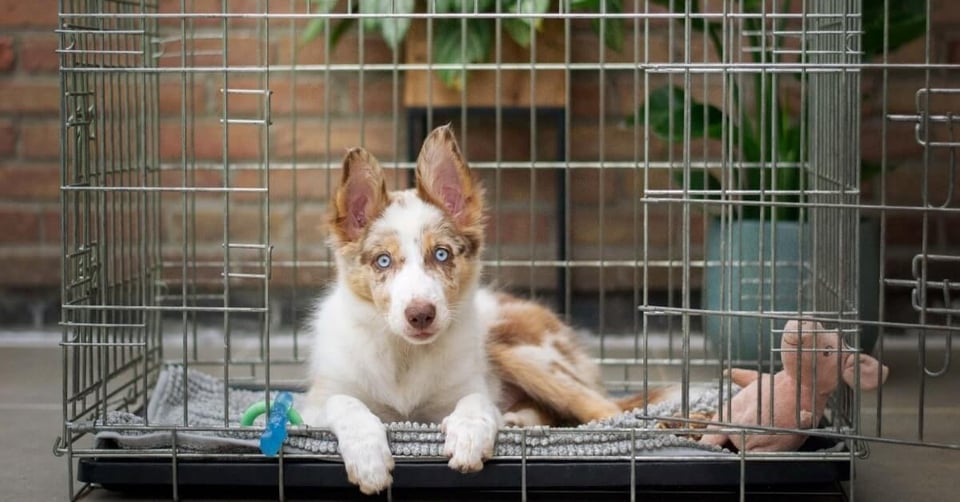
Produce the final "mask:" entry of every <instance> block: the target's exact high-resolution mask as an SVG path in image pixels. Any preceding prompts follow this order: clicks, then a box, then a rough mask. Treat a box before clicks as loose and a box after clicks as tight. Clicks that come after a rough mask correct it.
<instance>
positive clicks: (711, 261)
mask: <svg viewBox="0 0 960 502" xmlns="http://www.w3.org/2000/svg"><path fill="white" fill-rule="evenodd" d="M801 229H803V239H802V240H801ZM809 231H810V230H809V228H804V225H803V224H801V223H799V222H795V221H778V222H776V223H775V224H774V223H772V222H769V221H764V222H762V223H761V222H760V221H759V220H741V221H733V222H726V223H725V224H723V225H721V221H720V220H719V219H716V218H715V219H712V220H711V221H710V222H709V224H708V227H707V235H706V246H707V249H706V260H707V263H706V265H705V267H704V283H703V289H702V295H703V297H702V305H703V308H704V309H708V310H712V311H717V312H738V311H739V312H744V313H752V314H756V313H759V312H761V310H762V311H763V312H766V313H772V312H796V311H798V310H800V305H799V304H798V298H799V297H800V294H799V293H800V287H801V286H802V285H803V284H804V282H803V281H802V279H803V274H804V268H803V266H802V264H801V263H800V260H801V258H802V259H803V260H807V261H809V259H810V250H809V245H808V244H807V243H808V242H809V240H810V239H809ZM761 250H762V256H761ZM773 260H776V261H773ZM807 296H809V295H808V293H807V292H804V294H803V297H804V298H806V297H807ZM785 322H786V321H784V320H774V319H768V318H767V319H765V318H762V317H760V316H756V315H749V314H747V315H742V316H738V315H705V316H704V319H703V330H704V333H705V334H706V336H707V339H708V340H709V341H710V343H711V345H712V346H713V348H714V349H715V350H717V354H719V355H720V356H721V357H722V358H723V359H724V360H729V359H732V360H733V364H734V365H735V366H743V367H753V368H755V367H757V364H758V362H759V363H760V365H761V367H764V368H766V367H768V366H769V363H770V362H771V359H772V362H773V363H777V362H779V356H777V354H776V353H771V351H770V349H771V348H774V347H779V346H780V337H779V335H778V334H777V335H775V334H774V329H777V330H779V329H782V328H783V325H784V324H785Z"/></svg>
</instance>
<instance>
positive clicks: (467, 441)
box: [440, 413, 497, 472]
mask: <svg viewBox="0 0 960 502" xmlns="http://www.w3.org/2000/svg"><path fill="white" fill-rule="evenodd" d="M440 430H441V431H443V433H444V434H446V436H447V438H446V440H445V441H444V443H443V454H444V455H446V456H447V458H449V459H450V462H448V464H447V465H449V466H450V468H451V469H453V470H455V471H460V472H476V471H479V470H480V469H483V461H484V460H486V459H488V458H490V457H491V456H493V445H494V442H495V441H496V439H497V423H496V422H495V421H493V420H490V419H489V418H488V417H464V416H460V415H457V414H456V413H454V414H452V415H450V416H448V417H447V418H444V419H443V423H442V424H440Z"/></svg>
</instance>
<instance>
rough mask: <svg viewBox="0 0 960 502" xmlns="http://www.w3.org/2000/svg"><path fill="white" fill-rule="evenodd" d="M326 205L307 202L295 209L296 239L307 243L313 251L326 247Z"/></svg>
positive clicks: (301, 242)
mask: <svg viewBox="0 0 960 502" xmlns="http://www.w3.org/2000/svg"><path fill="white" fill-rule="evenodd" d="M327 207H328V206H327V205H326V204H307V205H305V206H302V207H300V208H298V209H299V210H298V211H297V241H298V242H299V243H300V244H301V245H308V246H309V247H310V248H311V249H312V250H313V252H317V251H319V250H322V249H325V248H326V241H327V237H329V234H328V232H327Z"/></svg>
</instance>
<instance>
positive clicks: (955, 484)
mask: <svg viewBox="0 0 960 502" xmlns="http://www.w3.org/2000/svg"><path fill="white" fill-rule="evenodd" d="M56 340H57V338H56V335H55V334H50V335H49V336H46V337H40V338H37V337H35V336H33V335H31V336H29V337H26V336H20V335H17V334H11V333H4V332H3V331H0V422H2V423H3V424H4V427H3V434H2V437H3V439H2V440H0V444H2V450H0V487H2V490H0V500H3V501H6V500H10V501H46V500H65V499H66V498H67V474H66V472H67V471H66V460H64V459H63V458H58V457H55V456H54V455H53V454H52V448H53V444H54V439H55V438H56V437H58V436H59V435H60V428H61V416H60V415H61V411H60V395H61V377H60V349H59V348H58V347H57V346H56ZM937 346H938V347H942V345H937ZM916 353H917V348H916V344H915V343H914V342H913V341H912V339H908V338H898V339H891V340H890V341H889V342H888V343H887V349H886V355H885V358H884V359H885V362H886V363H887V365H888V366H890V368H891V374H890V379H889V380H888V382H887V384H886V385H885V386H884V389H883V412H882V414H881V415H880V416H881V418H882V424H883V430H882V433H883V436H884V437H889V438H898V439H905V440H912V439H915V438H916V437H917V429H918V417H917V408H918V402H919V399H920V398H919V387H920V386H919V381H920V380H919V370H918V369H917V357H916ZM935 353H936V352H935V351H930V354H931V358H933V357H932V356H933V354H935ZM953 356H954V361H955V364H953V365H952V366H951V368H950V371H948V372H947V374H946V375H944V376H943V377H940V378H936V379H928V380H927V382H926V392H925V398H924V409H925V415H926V418H925V436H924V438H925V439H926V440H927V441H938V442H944V443H953V444H957V443H958V442H960V363H958V362H957V361H960V359H958V358H960V348H957V349H955V350H954V351H953ZM939 357H940V356H939V355H937V358H934V359H935V360H936V361H939V359H938V358H939ZM875 399H876V396H875V395H870V396H867V397H865V399H864V406H865V412H864V417H865V423H864V426H865V427H864V432H865V433H866V434H874V433H875V432H876V429H875V422H876V418H875V417H876V408H875V401H874V400H875ZM870 451H871V455H870V457H869V458H868V459H866V460H863V461H859V462H857V464H856V468H857V477H856V480H855V481H854V482H853V483H851V484H850V486H848V487H847V490H848V491H852V492H853V493H854V494H855V498H856V499H857V500H869V501H906V500H923V501H937V500H944V501H946V500H956V498H957V493H960V450H958V449H952V450H951V449H934V448H920V447H912V446H903V445H890V444H880V443H871V444H870ZM147 499H149V498H147ZM147 499H144V498H142V497H140V498H138V499H137V500H147ZM648 499H649V498H648ZM85 500H123V495H122V494H116V493H112V492H108V491H105V490H102V489H97V490H94V491H93V492H92V493H90V494H88V495H87V496H86V497H85Z"/></svg>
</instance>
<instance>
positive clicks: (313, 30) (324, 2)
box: [300, 0, 346, 44]
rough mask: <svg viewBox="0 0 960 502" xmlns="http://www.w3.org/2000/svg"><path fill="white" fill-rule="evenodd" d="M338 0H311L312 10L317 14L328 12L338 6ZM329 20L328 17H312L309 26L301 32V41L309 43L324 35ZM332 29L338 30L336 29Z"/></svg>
mask: <svg viewBox="0 0 960 502" xmlns="http://www.w3.org/2000/svg"><path fill="white" fill-rule="evenodd" d="M337 1H338V0H311V2H310V5H311V7H310V12H311V13H315V14H327V13H329V12H330V11H332V10H333V8H334V7H336V5H337ZM328 21H329V20H327V19H311V20H310V22H309V23H307V27H306V28H304V30H303V33H301V34H300V42H301V43H304V44H307V43H310V42H312V41H313V40H314V39H316V38H317V37H319V36H320V35H322V34H323V32H324V30H325V29H326V26H327V22H328ZM345 21H346V20H344V21H340V23H339V24H340V25H342V24H345ZM332 31H336V29H334V30H332ZM341 35H342V33H341ZM331 38H332V37H331ZM338 40H339V39H338Z"/></svg>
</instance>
